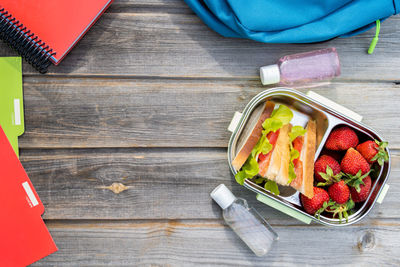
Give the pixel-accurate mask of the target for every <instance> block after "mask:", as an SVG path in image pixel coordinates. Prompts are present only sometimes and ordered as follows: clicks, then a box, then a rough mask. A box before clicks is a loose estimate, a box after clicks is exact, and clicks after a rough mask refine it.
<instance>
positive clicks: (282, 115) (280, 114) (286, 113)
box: [263, 105, 293, 126]
mask: <svg viewBox="0 0 400 267" xmlns="http://www.w3.org/2000/svg"><path fill="white" fill-rule="evenodd" d="M271 118H274V119H277V120H280V121H281V122H282V124H283V125H285V124H288V123H289V122H290V121H291V120H292V119H293V112H292V111H291V110H290V108H288V107H287V106H285V105H280V106H279V108H277V109H275V110H274V111H273V112H272V114H271ZM263 126H264V125H263Z"/></svg>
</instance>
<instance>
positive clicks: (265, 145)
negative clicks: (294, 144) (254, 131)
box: [250, 134, 272, 158]
mask: <svg viewBox="0 0 400 267" xmlns="http://www.w3.org/2000/svg"><path fill="white" fill-rule="evenodd" d="M271 150H272V145H271V143H270V142H269V140H268V138H267V137H266V135H265V134H263V135H262V136H261V138H260V140H258V142H257V144H256V145H255V146H254V148H253V150H252V151H251V155H250V156H251V157H254V158H257V156H258V155H259V154H260V153H263V154H268V152H270V151H271Z"/></svg>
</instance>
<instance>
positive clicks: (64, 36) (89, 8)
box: [0, 0, 113, 65]
mask: <svg viewBox="0 0 400 267" xmlns="http://www.w3.org/2000/svg"><path fill="white" fill-rule="evenodd" d="M112 1H113V0H1V1H0V6H1V7H2V8H4V9H5V10H7V11H8V12H9V14H12V16H13V17H14V18H15V19H16V20H18V21H20V22H21V23H22V24H23V25H24V26H25V27H26V28H27V29H28V30H30V31H31V32H33V33H34V34H35V35H36V36H38V38H39V39H40V40H42V41H43V42H45V43H46V44H47V45H49V47H50V48H51V49H53V52H55V53H56V54H55V55H53V56H52V57H51V60H52V61H53V63H54V64H56V65H57V64H58V63H59V62H60V61H61V60H62V59H63V58H64V57H65V55H66V54H67V53H68V52H69V51H70V50H71V49H72V47H73V46H74V45H75V44H76V43H77V42H78V41H79V39H80V38H81V37H82V36H83V35H84V34H85V33H86V32H87V31H88V30H89V28H90V27H91V26H92V25H93V24H94V23H95V21H96V20H97V19H98V18H99V17H100V15H101V14H102V13H103V12H104V11H105V10H106V9H107V7H108V6H109V5H110V4H111V2H112Z"/></svg>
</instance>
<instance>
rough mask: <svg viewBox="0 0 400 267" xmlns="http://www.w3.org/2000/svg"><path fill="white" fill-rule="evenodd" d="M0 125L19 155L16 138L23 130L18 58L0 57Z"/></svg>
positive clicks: (20, 75) (19, 62) (19, 59)
mask: <svg viewBox="0 0 400 267" xmlns="http://www.w3.org/2000/svg"><path fill="white" fill-rule="evenodd" d="M0 125H1V127H2V128H3V130H4V132H5V133H6V135H7V138H8V140H9V141H10V143H11V145H12V147H13V148H14V151H15V153H16V154H17V155H19V151H18V136H20V135H22V134H23V133H24V130H25V127H24V104H23V91H22V62H21V58H20V57H0Z"/></svg>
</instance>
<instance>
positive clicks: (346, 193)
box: [328, 180, 350, 204]
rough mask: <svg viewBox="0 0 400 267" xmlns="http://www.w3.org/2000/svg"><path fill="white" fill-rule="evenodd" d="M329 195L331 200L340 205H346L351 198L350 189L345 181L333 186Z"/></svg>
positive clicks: (329, 190)
mask: <svg viewBox="0 0 400 267" xmlns="http://www.w3.org/2000/svg"><path fill="white" fill-rule="evenodd" d="M328 193H329V196H330V197H331V199H332V200H333V201H335V202H336V203H338V204H344V203H346V202H347V200H349V197H350V189H349V187H348V186H347V184H345V182H344V181H343V180H342V181H340V182H337V183H334V184H333V185H331V186H330V187H329V189H328Z"/></svg>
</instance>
